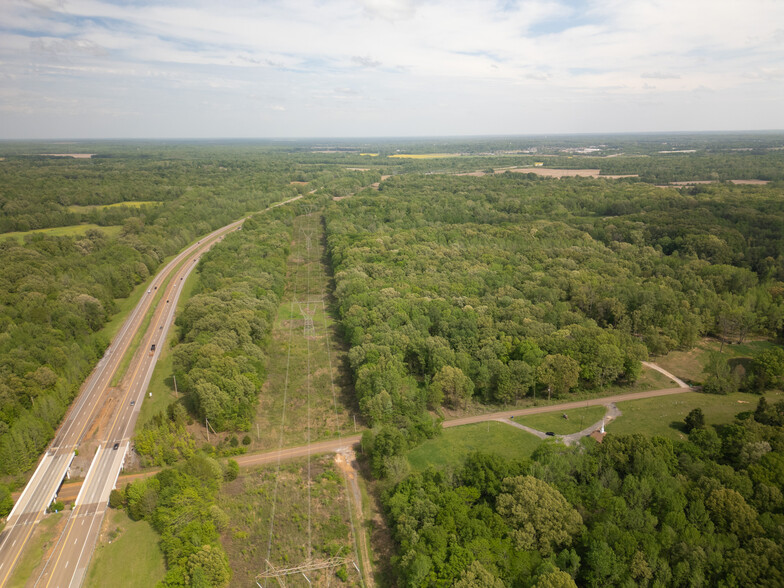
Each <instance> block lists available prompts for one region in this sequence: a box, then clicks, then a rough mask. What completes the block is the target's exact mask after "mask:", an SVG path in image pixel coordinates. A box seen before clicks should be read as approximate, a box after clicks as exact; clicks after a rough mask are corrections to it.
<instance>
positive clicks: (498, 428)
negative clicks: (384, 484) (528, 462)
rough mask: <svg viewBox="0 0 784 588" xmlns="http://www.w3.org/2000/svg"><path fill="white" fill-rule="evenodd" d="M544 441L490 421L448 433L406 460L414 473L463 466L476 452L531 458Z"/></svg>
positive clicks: (509, 426) (409, 453) (450, 430)
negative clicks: (429, 468)
mask: <svg viewBox="0 0 784 588" xmlns="http://www.w3.org/2000/svg"><path fill="white" fill-rule="evenodd" d="M540 443H542V440H541V439H539V438H538V437H535V436H534V435H531V434H530V433H526V432H525V431H523V430H522V429H518V428H516V427H513V426H511V425H505V424H503V423H499V422H495V421H488V422H486V423H477V424H474V425H464V426H462V427H454V428H450V429H444V431H443V433H442V434H441V435H439V436H438V437H436V438H435V439H429V440H428V441H425V442H424V443H423V444H422V445H420V446H418V447H415V448H414V449H412V450H411V451H409V452H408V455H407V456H406V457H407V459H408V463H409V464H410V465H411V469H412V470H416V471H421V470H424V469H426V468H427V467H428V466H433V467H435V468H438V469H442V468H449V467H456V466H459V465H460V464H461V463H462V462H463V460H465V458H466V457H467V456H468V454H469V453H471V452H472V451H483V452H485V453H496V454H498V455H500V456H502V457H505V458H508V459H515V458H524V457H528V456H529V455H531V453H532V452H533V451H534V449H536V448H537V447H538V446H539V444H540Z"/></svg>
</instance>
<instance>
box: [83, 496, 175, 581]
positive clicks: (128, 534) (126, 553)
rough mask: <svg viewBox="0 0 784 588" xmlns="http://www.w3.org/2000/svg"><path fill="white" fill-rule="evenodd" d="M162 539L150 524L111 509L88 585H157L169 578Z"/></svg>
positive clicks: (106, 519)
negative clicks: (166, 576)
mask: <svg viewBox="0 0 784 588" xmlns="http://www.w3.org/2000/svg"><path fill="white" fill-rule="evenodd" d="M159 540H160V536H159V535H158V534H157V533H156V532H155V531H154V530H153V528H152V527H151V526H150V523H148V522H147V521H132V520H131V519H129V518H128V515H127V514H126V513H125V511H124V510H109V511H108V512H107V514H106V517H104V521H103V526H102V528H101V535H100V538H99V540H98V545H96V548H95V553H94V554H93V558H92V560H91V562H90V567H89V568H88V570H87V575H86V576H85V586H91V587H94V588H115V587H120V586H122V587H123V588H148V587H149V586H155V585H156V584H157V583H158V582H159V581H161V580H163V577H164V576H165V575H166V564H165V562H164V558H163V552H161V550H160V548H159V547H158V542H159ZM130 565H132V566H133V569H132V570H130V569H129V566H130Z"/></svg>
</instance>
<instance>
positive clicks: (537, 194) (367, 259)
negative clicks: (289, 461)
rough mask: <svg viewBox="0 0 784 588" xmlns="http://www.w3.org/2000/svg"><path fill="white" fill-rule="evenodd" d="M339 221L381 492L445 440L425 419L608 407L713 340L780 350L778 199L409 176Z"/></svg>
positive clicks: (734, 189) (359, 198)
mask: <svg viewBox="0 0 784 588" xmlns="http://www.w3.org/2000/svg"><path fill="white" fill-rule="evenodd" d="M326 218H327V221H326V227H327V232H328V245H329V254H330V256H331V262H332V265H333V269H334V272H335V282H336V289H335V295H336V298H337V303H338V308H339V313H340V317H341V321H342V325H343V328H344V332H345V335H346V338H347V339H348V341H349V342H350V344H351V346H352V349H351V352H350V356H349V357H350V361H351V369H352V372H353V374H354V380H355V388H356V393H357V399H358V401H359V405H360V408H361V410H362V411H363V412H364V414H365V416H366V417H367V418H368V420H369V422H370V424H371V425H372V426H373V427H374V434H373V435H375V436H373V435H371V436H368V437H367V438H366V444H365V446H366V448H368V449H370V450H371V451H373V453H374V455H376V459H375V461H374V471H375V473H376V474H377V475H384V473H385V472H386V471H387V470H388V469H389V468H391V467H394V463H395V457H394V456H397V455H400V454H401V453H402V452H403V451H404V450H405V449H406V448H407V447H409V446H411V445H412V444H415V443H417V442H418V441H420V440H421V439H422V438H424V437H426V436H429V435H431V434H432V433H433V432H434V426H435V425H434V422H433V419H432V418H431V416H430V415H429V414H428V413H427V412H426V409H427V408H431V409H433V408H436V409H437V408H438V407H439V406H440V405H446V406H451V407H455V408H456V407H460V406H461V405H463V404H464V403H465V402H466V401H467V400H468V399H470V398H476V399H480V400H481V401H484V402H490V403H498V404H508V403H514V402H515V401H516V400H517V399H519V398H521V397H523V396H534V395H537V394H539V395H547V396H548V397H551V396H564V395H565V394H567V393H568V392H569V391H570V390H574V389H583V390H599V389H602V388H604V387H606V386H608V385H611V384H620V385H623V384H625V383H631V382H634V381H635V380H636V378H637V377H638V375H639V373H640V369H641V368H640V360H642V359H645V358H647V357H648V355H649V354H653V355H656V354H664V353H667V352H668V351H670V350H673V349H677V348H689V347H691V346H693V345H694V344H695V342H696V341H697V340H698V339H699V338H700V337H702V336H704V335H715V336H717V337H720V338H723V339H725V340H727V341H735V342H742V341H743V340H744V339H745V338H746V337H747V336H748V335H749V334H751V333H754V334H757V335H759V334H762V335H766V336H772V337H778V336H781V335H782V328H783V326H784V282H783V280H784V203H783V202H782V200H781V191H780V189H779V188H778V187H777V186H761V187H760V186H753V187H750V186H735V185H719V184H717V185H712V186H707V187H705V186H699V187H697V188H695V189H694V190H691V191H676V190H672V189H661V188H657V187H653V186H648V185H644V184H639V183H627V182H623V181H606V180H600V179H587V178H564V179H560V180H558V179H542V178H538V177H536V176H533V175H526V176H520V175H516V174H502V175H497V176H485V177H482V178H474V177H444V176H421V175H417V176H413V175H412V176H395V177H393V178H390V179H388V180H387V181H385V182H383V183H382V184H381V185H380V187H379V190H378V191H370V190H368V191H365V192H362V193H361V194H358V195H356V196H354V197H352V198H350V199H347V200H343V201H340V202H338V203H334V204H333V205H332V206H331V207H330V208H329V209H328V211H327V215H326ZM777 369H778V368H777ZM754 377H755V375H754V374H745V375H744V378H745V379H744V380H743V385H745V386H748V387H754V385H755V384H754ZM757 383H758V384H760V385H761V381H760V380H759V379H758V381H757ZM374 448H375V450H373V449H374Z"/></svg>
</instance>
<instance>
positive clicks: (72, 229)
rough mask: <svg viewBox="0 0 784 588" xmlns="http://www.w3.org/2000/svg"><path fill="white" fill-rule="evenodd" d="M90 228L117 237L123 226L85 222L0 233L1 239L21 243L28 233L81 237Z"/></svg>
mask: <svg viewBox="0 0 784 588" xmlns="http://www.w3.org/2000/svg"><path fill="white" fill-rule="evenodd" d="M90 229H96V230H98V231H101V232H102V233H104V234H105V235H107V236H108V237H116V236H117V235H119V234H120V231H121V230H122V227H121V226H119V225H110V226H108V227H102V226H100V225H92V224H83V225H69V226H67V227H52V228H50V229H33V230H32V231H13V232H10V233H0V239H8V238H11V239H16V240H17V241H19V242H20V243H21V242H22V241H24V238H25V237H26V236H27V235H36V234H41V235H47V236H49V237H79V236H81V235H84V234H85V233H86V232H87V231H89V230H90Z"/></svg>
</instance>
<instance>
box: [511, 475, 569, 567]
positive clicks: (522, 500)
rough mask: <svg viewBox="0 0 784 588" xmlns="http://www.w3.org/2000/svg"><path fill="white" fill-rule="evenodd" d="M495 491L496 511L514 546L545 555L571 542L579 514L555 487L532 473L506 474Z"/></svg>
mask: <svg viewBox="0 0 784 588" xmlns="http://www.w3.org/2000/svg"><path fill="white" fill-rule="evenodd" d="M502 490H503V492H502V493H501V494H499V495H498V499H497V508H498V513H499V514H500V515H501V516H502V517H504V519H506V521H507V523H508V524H509V527H510V529H511V535H512V537H513V539H514V541H515V544H516V546H517V548H518V549H525V550H537V551H539V553H540V554H542V555H543V556H545V557H547V556H549V555H550V554H552V553H553V551H554V549H556V548H557V547H563V546H568V545H571V543H572V539H573V537H574V536H575V535H576V534H577V533H579V532H580V529H581V527H582V522H583V520H582V517H581V516H580V513H578V512H577V511H576V510H575V509H574V508H573V507H572V506H571V505H570V504H569V503H568V502H567V501H566V499H565V498H564V497H563V495H562V494H561V493H560V492H559V491H558V490H557V489H555V488H553V487H552V486H550V485H549V484H547V483H546V482H543V481H542V480H539V479H537V478H534V477H533V476H515V477H513V478H507V479H506V480H504V482H503V485H502Z"/></svg>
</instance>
